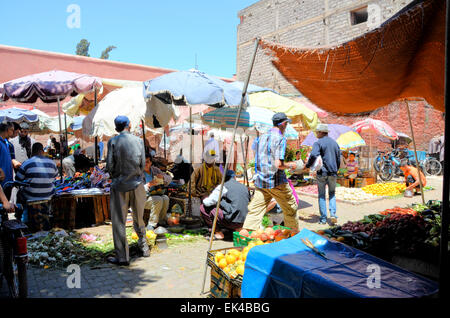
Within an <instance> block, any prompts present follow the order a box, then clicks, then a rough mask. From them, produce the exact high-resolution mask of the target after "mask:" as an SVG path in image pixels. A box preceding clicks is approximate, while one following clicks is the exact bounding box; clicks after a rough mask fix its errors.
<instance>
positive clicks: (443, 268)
mask: <svg viewBox="0 0 450 318" xmlns="http://www.w3.org/2000/svg"><path fill="white" fill-rule="evenodd" d="M446 5H447V6H446V10H447V12H446V28H445V30H446V33H445V86H444V91H445V92H444V103H445V113H444V115H445V117H444V120H445V132H444V138H445V139H444V141H445V140H450V117H449V116H448V114H449V113H450V104H449V101H450V96H449V93H450V89H449V83H450V78H449V72H448V58H449V53H450V51H449V44H450V38H449V35H450V32H449V31H448V28H449V19H450V0H447V1H446ZM444 162H450V151H446V150H445V148H444ZM443 168H444V182H443V183H444V184H443V190H442V211H441V212H442V217H441V222H442V224H441V242H440V257H439V297H440V298H442V299H445V297H446V296H447V298H448V293H449V286H448V231H447V229H448V225H449V220H448V217H449V215H450V211H449V209H450V202H449V199H450V198H449V192H450V182H449V171H450V169H448V167H446V166H445V165H444V166H443Z"/></svg>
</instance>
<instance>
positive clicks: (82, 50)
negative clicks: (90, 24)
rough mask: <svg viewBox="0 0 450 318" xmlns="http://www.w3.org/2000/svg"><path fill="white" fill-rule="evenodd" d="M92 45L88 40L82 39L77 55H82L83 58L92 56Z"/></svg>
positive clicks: (78, 45)
mask: <svg viewBox="0 0 450 318" xmlns="http://www.w3.org/2000/svg"><path fill="white" fill-rule="evenodd" d="M90 44H91V43H89V41H88V40H86V39H82V40H81V41H80V42H79V43H78V44H77V50H76V54H77V55H82V56H90V55H89V45H90Z"/></svg>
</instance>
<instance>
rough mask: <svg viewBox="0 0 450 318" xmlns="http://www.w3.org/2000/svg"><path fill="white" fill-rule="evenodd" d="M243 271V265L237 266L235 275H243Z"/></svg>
mask: <svg viewBox="0 0 450 318" xmlns="http://www.w3.org/2000/svg"><path fill="white" fill-rule="evenodd" d="M244 269H245V267H244V265H239V266H238V267H237V268H236V273H238V274H239V275H244Z"/></svg>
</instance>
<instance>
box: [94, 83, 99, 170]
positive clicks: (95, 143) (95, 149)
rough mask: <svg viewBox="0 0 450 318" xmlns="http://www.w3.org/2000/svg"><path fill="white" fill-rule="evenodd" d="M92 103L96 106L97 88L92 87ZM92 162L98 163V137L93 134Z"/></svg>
mask: <svg viewBox="0 0 450 318" xmlns="http://www.w3.org/2000/svg"><path fill="white" fill-rule="evenodd" d="M94 105H95V107H97V88H95V89H94ZM94 163H95V165H96V166H97V165H98V137H97V136H95V142H94Z"/></svg>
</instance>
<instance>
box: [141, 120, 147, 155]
mask: <svg viewBox="0 0 450 318" xmlns="http://www.w3.org/2000/svg"><path fill="white" fill-rule="evenodd" d="M141 125H142V141H143V142H144V150H145V151H146V149H145V123H144V121H143V120H141Z"/></svg>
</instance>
